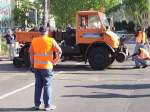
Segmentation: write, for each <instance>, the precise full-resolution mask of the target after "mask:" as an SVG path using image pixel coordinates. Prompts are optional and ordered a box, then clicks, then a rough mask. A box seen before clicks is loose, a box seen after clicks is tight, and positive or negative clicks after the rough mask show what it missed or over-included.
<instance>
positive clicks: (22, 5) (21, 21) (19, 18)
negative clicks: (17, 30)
mask: <svg viewBox="0 0 150 112" xmlns="http://www.w3.org/2000/svg"><path fill="white" fill-rule="evenodd" d="M33 9H34V10H35V9H36V10H37V12H38V16H37V17H38V20H40V16H39V15H41V13H42V11H41V10H42V5H41V2H40V3H39V2H36V1H35V2H34V3H31V2H29V0H16V5H15V8H14V10H13V14H14V18H13V19H14V20H15V21H14V22H15V26H25V20H27V21H28V23H29V24H35V20H32V19H29V18H28V17H27V13H28V12H29V11H30V10H33Z"/></svg>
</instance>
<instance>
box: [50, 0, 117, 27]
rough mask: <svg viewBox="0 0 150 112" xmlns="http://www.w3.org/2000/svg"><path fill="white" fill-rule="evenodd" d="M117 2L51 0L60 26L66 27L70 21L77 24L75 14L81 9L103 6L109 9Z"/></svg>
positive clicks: (112, 0)
mask: <svg viewBox="0 0 150 112" xmlns="http://www.w3.org/2000/svg"><path fill="white" fill-rule="evenodd" d="M117 3H118V2H117V0H51V2H50V13H52V14H53V15H54V16H55V19H56V24H57V25H58V26H62V27H65V26H66V25H67V24H68V23H71V24H73V25H74V24H75V14H76V12H77V11H79V10H80V11H81V10H89V9H91V8H93V9H94V10H99V8H100V7H101V6H105V7H106V9H107V10H109V9H110V8H112V7H113V6H115V5H116V4H117Z"/></svg>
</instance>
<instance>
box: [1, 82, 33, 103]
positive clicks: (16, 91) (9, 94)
mask: <svg viewBox="0 0 150 112" xmlns="http://www.w3.org/2000/svg"><path fill="white" fill-rule="evenodd" d="M33 85H34V83H31V84H28V85H26V86H24V87H22V88H19V89H16V90H14V91H12V92H9V93H6V94H4V95H2V96H0V100H2V99H4V98H6V97H8V96H11V95H13V94H15V93H18V92H20V91H23V90H25V89H27V88H29V87H31V86H33Z"/></svg>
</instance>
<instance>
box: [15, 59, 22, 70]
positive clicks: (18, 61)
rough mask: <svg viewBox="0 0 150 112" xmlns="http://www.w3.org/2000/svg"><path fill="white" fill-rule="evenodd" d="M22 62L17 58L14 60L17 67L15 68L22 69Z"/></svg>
mask: <svg viewBox="0 0 150 112" xmlns="http://www.w3.org/2000/svg"><path fill="white" fill-rule="evenodd" d="M21 61H22V60H20V59H19V58H17V57H15V58H14V59H13V65H14V66H15V67H17V68H20V67H22V62H21Z"/></svg>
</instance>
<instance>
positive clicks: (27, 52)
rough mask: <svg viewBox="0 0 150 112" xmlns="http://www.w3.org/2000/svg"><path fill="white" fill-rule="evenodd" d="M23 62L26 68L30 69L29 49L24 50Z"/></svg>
mask: <svg viewBox="0 0 150 112" xmlns="http://www.w3.org/2000/svg"><path fill="white" fill-rule="evenodd" d="M23 61H24V64H25V66H26V67H30V65H31V63H30V55H29V47H25V48H24V55H23Z"/></svg>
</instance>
